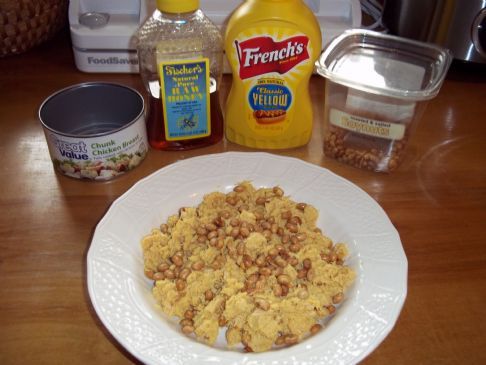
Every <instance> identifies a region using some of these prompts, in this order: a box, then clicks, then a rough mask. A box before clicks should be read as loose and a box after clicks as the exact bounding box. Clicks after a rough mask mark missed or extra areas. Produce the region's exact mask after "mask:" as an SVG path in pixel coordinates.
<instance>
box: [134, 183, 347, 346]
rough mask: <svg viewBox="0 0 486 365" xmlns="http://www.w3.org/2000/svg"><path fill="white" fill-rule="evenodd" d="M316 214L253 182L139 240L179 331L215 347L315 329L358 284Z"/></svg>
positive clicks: (283, 342)
mask: <svg viewBox="0 0 486 365" xmlns="http://www.w3.org/2000/svg"><path fill="white" fill-rule="evenodd" d="M317 218H318V211H317V209H316V208H314V207H313V206H312V205H310V204H306V203H302V202H294V201H292V200H291V199H290V198H289V197H287V196H285V194H284V191H283V190H282V189H281V188H280V187H278V186H276V187H273V188H260V189H256V188H255V187H254V186H253V185H252V184H251V183H249V182H242V183H240V184H238V185H236V186H235V187H234V189H233V191H231V192H229V193H227V194H224V193H221V192H213V193H210V194H207V195H206V196H204V198H203V201H202V202H201V204H199V205H198V206H197V207H183V208H181V209H180V210H179V213H178V214H177V215H173V216H171V217H169V219H168V220H167V222H166V223H163V224H161V225H160V227H159V228H156V229H153V230H152V231H151V233H150V234H148V235H147V236H145V237H144V238H143V239H142V248H143V255H144V266H145V268H144V269H145V275H146V276H147V277H148V278H150V279H152V280H154V287H153V295H154V297H155V299H156V301H157V303H158V304H159V305H160V307H161V309H162V310H163V311H164V312H165V313H166V314H167V315H168V316H171V317H172V316H177V317H178V318H179V319H180V322H179V323H180V327H181V331H182V332H183V333H184V334H186V335H190V336H195V337H196V338H197V339H199V340H200V341H203V342H205V343H207V344H209V345H211V344H214V343H215V341H216V339H217V337H218V334H219V331H220V329H222V328H223V329H225V330H226V335H225V337H226V341H227V344H228V346H229V347H236V346H239V345H240V344H242V345H243V346H244V348H245V350H246V351H254V352H262V351H267V350H269V349H271V348H273V347H278V346H290V345H293V344H295V343H298V342H299V341H301V340H302V339H304V338H305V337H307V336H311V335H313V334H315V333H317V332H319V331H320V330H321V329H322V327H323V320H324V319H325V318H326V317H328V316H330V315H332V314H333V313H334V312H335V311H336V309H337V308H336V306H337V305H338V304H340V303H341V302H342V301H343V300H344V293H345V291H346V289H347V288H348V287H349V286H350V285H351V284H352V283H353V281H354V278H355V273H354V271H353V270H352V269H351V268H349V267H347V266H346V265H344V260H345V258H346V256H347V255H348V249H347V247H346V245H345V244H343V243H337V244H333V242H332V241H331V239H330V238H328V237H326V236H325V235H323V234H322V232H321V230H320V229H319V228H317V227H316V221H317Z"/></svg>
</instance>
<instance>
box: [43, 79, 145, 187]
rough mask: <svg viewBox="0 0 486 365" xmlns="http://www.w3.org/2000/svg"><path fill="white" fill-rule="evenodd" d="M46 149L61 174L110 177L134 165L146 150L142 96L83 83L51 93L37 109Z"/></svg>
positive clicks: (117, 87) (126, 89)
mask: <svg viewBox="0 0 486 365" xmlns="http://www.w3.org/2000/svg"><path fill="white" fill-rule="evenodd" d="M39 119H40V121H41V123H42V125H43V127H44V132H45V135H46V140H47V144H48V147H49V153H50V155H51V159H52V162H53V164H54V167H55V169H56V170H57V171H59V172H60V173H62V174H64V175H67V176H70V177H74V178H77V179H87V180H110V179H112V178H114V177H116V176H119V175H121V174H124V173H125V172H127V171H130V170H132V169H134V168H135V167H136V166H138V165H139V164H140V163H141V162H142V161H143V159H144V158H145V156H146V154H147V150H148V144H147V134H146V128H145V120H144V100H143V97H142V96H141V95H140V94H139V93H138V92H137V91H135V90H133V89H131V88H129V87H126V86H123V85H118V84H112V83H99V82H92V83H83V84H79V85H74V86H71V87H68V88H66V89H63V90H60V91H58V92H57V93H55V94H53V95H51V96H49V97H48V98H47V99H46V100H45V101H44V102H43V103H42V105H41V107H40V109H39Z"/></svg>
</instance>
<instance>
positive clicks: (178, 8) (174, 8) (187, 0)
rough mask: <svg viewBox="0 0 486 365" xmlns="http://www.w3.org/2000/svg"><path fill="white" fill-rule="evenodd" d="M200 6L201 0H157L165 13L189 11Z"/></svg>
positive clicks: (158, 6) (158, 5)
mask: <svg viewBox="0 0 486 365" xmlns="http://www.w3.org/2000/svg"><path fill="white" fill-rule="evenodd" d="M198 8H199V0H157V9H159V10H160V11H163V12H165V13H172V14H177V13H189V12H191V11H195V10H197V9H198Z"/></svg>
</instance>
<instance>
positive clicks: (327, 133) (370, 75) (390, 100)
mask: <svg viewBox="0 0 486 365" xmlns="http://www.w3.org/2000/svg"><path fill="white" fill-rule="evenodd" d="M450 62H451V55H450V53H449V51H447V50H445V49H443V48H440V47H438V46H435V45H431V44H426V43H422V42H417V41H412V40H407V39H404V38H400V37H395V36H390V35H384V34H381V33H377V32H372V31H367V30H362V29H358V30H349V31H346V32H344V33H343V34H342V35H340V36H339V37H337V38H336V39H334V40H333V42H331V44H330V45H329V47H328V48H327V49H326V50H325V51H324V52H323V53H322V55H321V57H320V59H319V60H318V61H317V62H316V66H317V72H318V73H319V74H320V75H322V76H324V77H325V78H326V79H327V83H326V93H325V110H324V115H325V121H324V122H325V128H324V153H325V155H326V156H328V157H332V158H334V159H336V160H338V161H340V162H343V163H346V164H349V165H352V166H355V167H359V168H363V169H368V170H372V171H379V172H390V171H393V170H395V169H397V168H398V167H399V165H400V163H401V162H402V160H403V157H404V154H405V152H406V148H407V146H408V143H409V140H410V138H411V136H412V134H413V131H414V128H415V127H416V125H417V123H418V121H419V120H420V119H421V117H422V115H423V113H424V110H425V107H426V104H427V101H428V100H429V99H431V98H433V97H434V96H436V95H437V93H438V92H439V90H440V87H441V85H442V83H443V81H444V78H445V75H446V73H447V70H448V68H449V65H450Z"/></svg>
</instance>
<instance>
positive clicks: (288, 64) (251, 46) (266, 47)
mask: <svg viewBox="0 0 486 365" xmlns="http://www.w3.org/2000/svg"><path fill="white" fill-rule="evenodd" d="M308 44H309V38H307V37H306V36H304V35H300V36H295V37H291V38H287V39H284V40H283V41H280V42H275V41H274V40H273V38H271V37H255V38H250V39H247V40H245V41H243V42H241V43H240V42H238V41H235V46H236V52H237V53H238V60H239V62H240V78H241V79H242V80H244V79H248V78H250V77H254V76H258V75H263V74H266V73H269V72H278V73H279V74H285V73H287V72H288V71H290V70H291V69H293V68H294V67H295V66H297V65H298V64H299V63H301V62H303V61H305V60H307V59H309V53H308V51H307V45H308Z"/></svg>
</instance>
